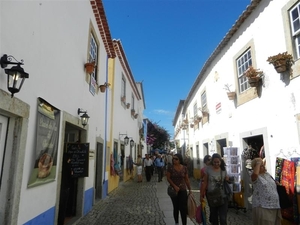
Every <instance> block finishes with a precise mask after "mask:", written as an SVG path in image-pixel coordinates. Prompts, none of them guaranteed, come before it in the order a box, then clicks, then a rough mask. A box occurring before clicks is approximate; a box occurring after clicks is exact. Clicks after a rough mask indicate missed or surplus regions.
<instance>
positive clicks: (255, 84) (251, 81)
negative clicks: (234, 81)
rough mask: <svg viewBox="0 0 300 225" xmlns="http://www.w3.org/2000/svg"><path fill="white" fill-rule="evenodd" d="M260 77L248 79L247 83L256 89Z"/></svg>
mask: <svg viewBox="0 0 300 225" xmlns="http://www.w3.org/2000/svg"><path fill="white" fill-rule="evenodd" d="M260 80H261V78H260V77H248V83H249V85H250V86H251V87H258V86H259V84H260Z"/></svg>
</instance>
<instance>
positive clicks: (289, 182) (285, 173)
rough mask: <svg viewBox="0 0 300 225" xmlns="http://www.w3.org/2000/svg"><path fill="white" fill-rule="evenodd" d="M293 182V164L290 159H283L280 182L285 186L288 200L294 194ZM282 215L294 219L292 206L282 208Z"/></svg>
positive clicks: (290, 219)
mask: <svg viewBox="0 0 300 225" xmlns="http://www.w3.org/2000/svg"><path fill="white" fill-rule="evenodd" d="M294 182H295V164H294V162H292V161H290V160H287V159H286V160H284V162H283V167H282V172H281V182H280V183H281V184H282V185H283V186H285V188H286V191H287V194H288V195H289V198H290V200H291V201H292V199H293V195H294V188H295V186H294ZM281 214H282V217H283V218H285V219H287V220H289V221H294V211H293V207H290V208H287V209H282V210H281Z"/></svg>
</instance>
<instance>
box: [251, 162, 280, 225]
mask: <svg viewBox="0 0 300 225" xmlns="http://www.w3.org/2000/svg"><path fill="white" fill-rule="evenodd" d="M251 166H252V169H253V172H252V174H251V181H252V184H253V195H252V221H253V225H280V224H281V211H280V205H279V197H278V193H277V188H276V183H275V181H274V180H273V178H272V176H271V175H270V174H269V173H268V172H267V170H266V168H265V165H264V163H263V160H262V159H261V158H255V159H253V160H252V162H251Z"/></svg>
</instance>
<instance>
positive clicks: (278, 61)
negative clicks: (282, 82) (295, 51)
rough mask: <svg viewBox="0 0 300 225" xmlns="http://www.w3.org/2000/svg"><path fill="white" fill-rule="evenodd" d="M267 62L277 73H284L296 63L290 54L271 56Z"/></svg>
mask: <svg viewBox="0 0 300 225" xmlns="http://www.w3.org/2000/svg"><path fill="white" fill-rule="evenodd" d="M267 62H269V63H270V64H272V65H273V66H274V68H275V70H276V72H277V73H283V72H285V71H287V70H289V69H290V68H291V66H292V65H293V63H294V60H293V56H292V55H291V54H289V53H288V52H283V53H279V54H277V55H273V56H270V57H269V58H268V59H267Z"/></svg>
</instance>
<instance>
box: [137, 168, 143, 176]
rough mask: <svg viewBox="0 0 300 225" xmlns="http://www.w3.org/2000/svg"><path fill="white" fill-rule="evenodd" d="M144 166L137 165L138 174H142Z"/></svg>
mask: <svg viewBox="0 0 300 225" xmlns="http://www.w3.org/2000/svg"><path fill="white" fill-rule="evenodd" d="M142 171H143V167H142V166H137V175H142Z"/></svg>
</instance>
